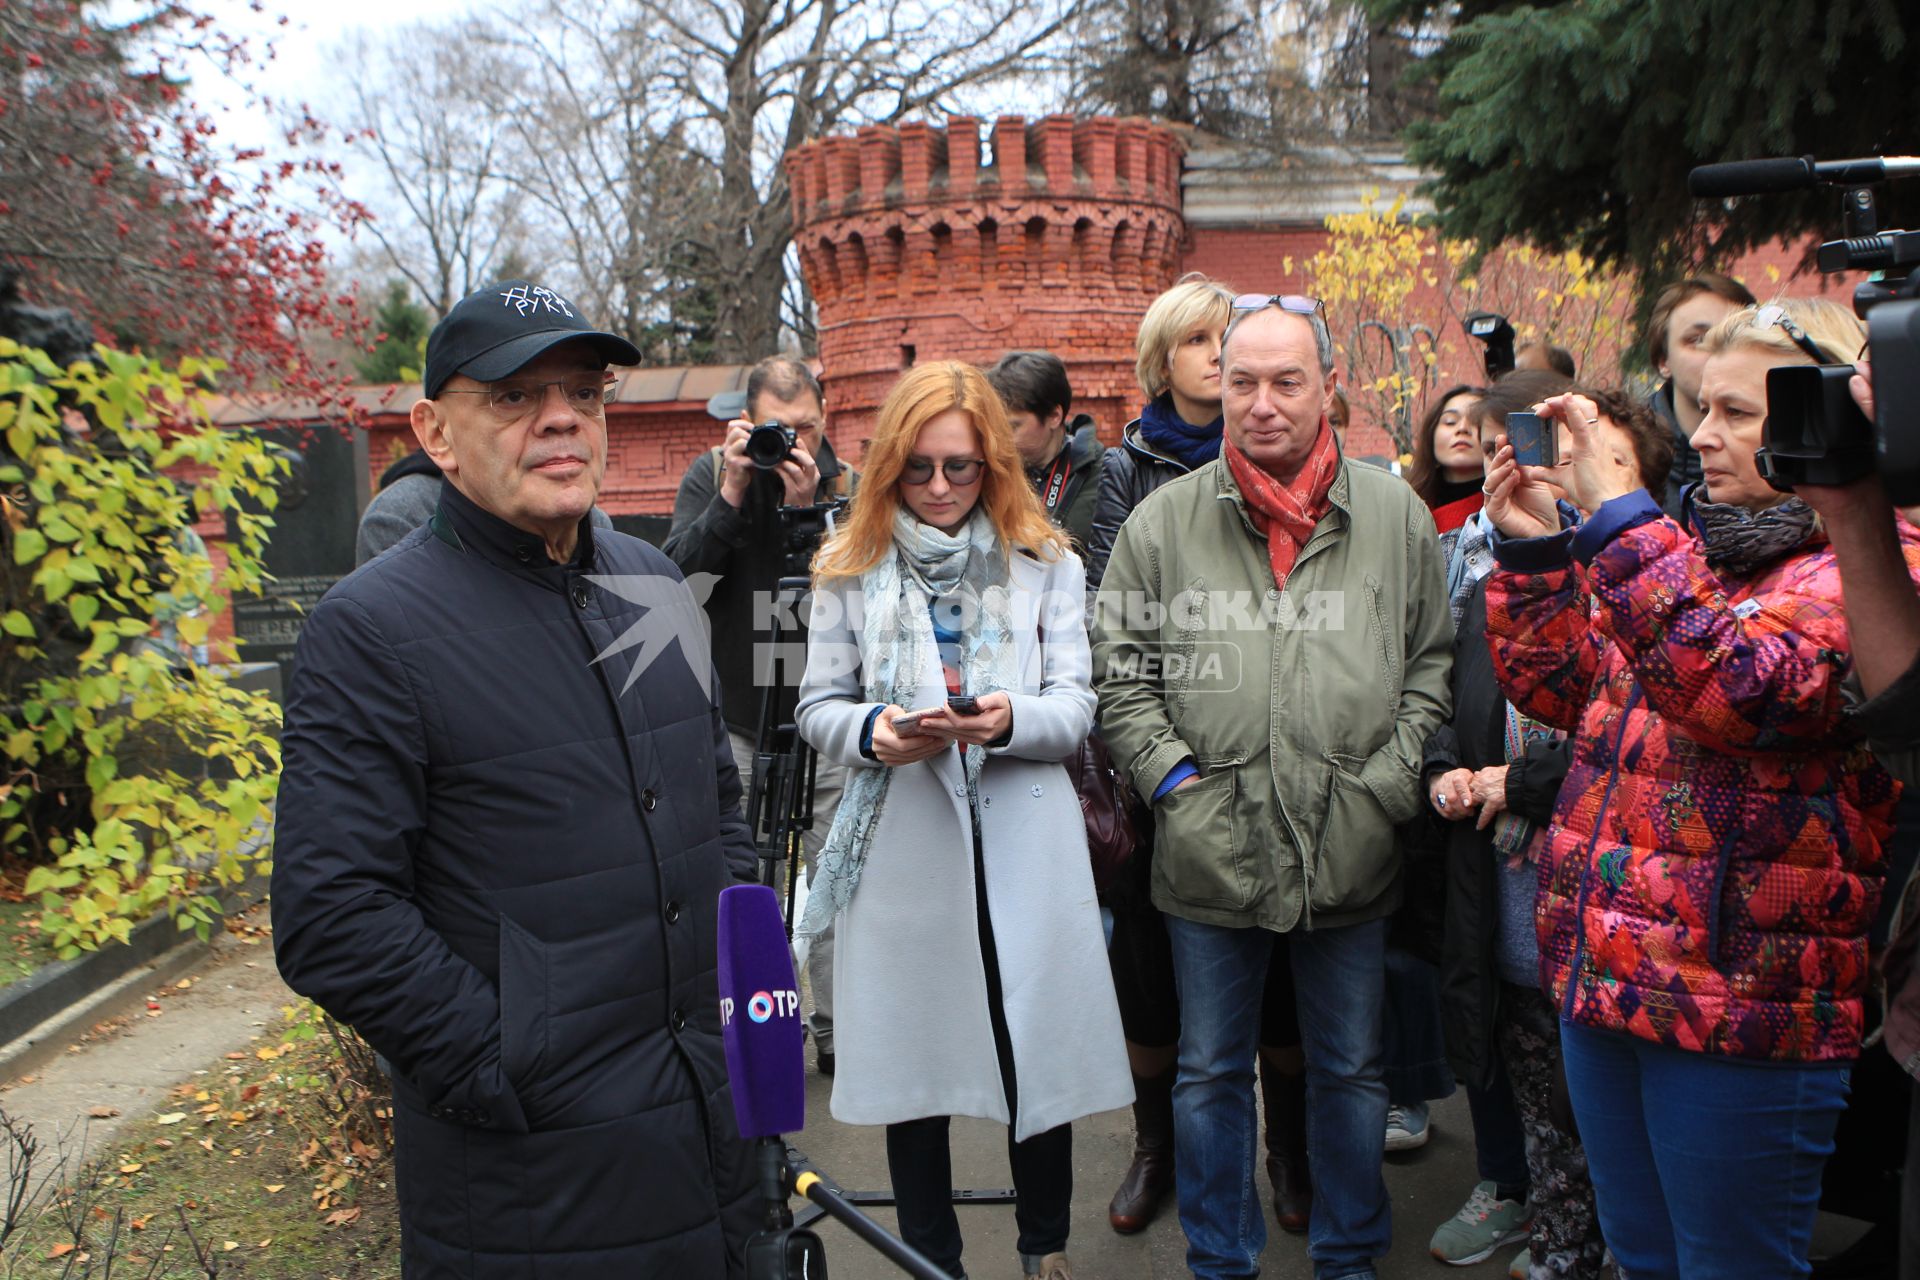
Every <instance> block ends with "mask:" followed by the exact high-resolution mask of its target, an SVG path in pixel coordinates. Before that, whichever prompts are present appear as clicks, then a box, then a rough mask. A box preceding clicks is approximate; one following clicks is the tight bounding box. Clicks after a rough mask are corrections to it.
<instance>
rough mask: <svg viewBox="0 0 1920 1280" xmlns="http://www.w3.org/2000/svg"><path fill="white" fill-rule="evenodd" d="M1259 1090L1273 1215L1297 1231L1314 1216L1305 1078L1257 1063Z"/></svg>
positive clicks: (1302, 1228)
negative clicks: (1263, 1118) (1262, 1105)
mask: <svg viewBox="0 0 1920 1280" xmlns="http://www.w3.org/2000/svg"><path fill="white" fill-rule="evenodd" d="M1260 1094H1261V1097H1262V1099H1263V1100H1264V1101H1265V1103H1266V1110H1267V1179H1268V1181H1270V1182H1272V1183H1273V1216H1274V1217H1275V1218H1276V1219H1278V1220H1279V1222H1280V1229H1281V1230H1282V1231H1290V1232H1292V1233H1293V1234H1294V1235H1299V1234H1300V1233H1301V1232H1303V1231H1305V1230H1306V1229H1307V1222H1308V1220H1309V1219H1310V1218H1311V1217H1312V1216H1313V1182H1312V1179H1311V1178H1310V1177H1309V1176H1308V1171H1307V1078H1306V1077H1305V1076H1304V1075H1299V1076H1289V1075H1285V1074H1282V1073H1281V1072H1278V1071H1275V1070H1273V1069H1272V1068H1270V1067H1268V1066H1267V1064H1266V1063H1264V1062H1263V1063H1261V1064H1260Z"/></svg>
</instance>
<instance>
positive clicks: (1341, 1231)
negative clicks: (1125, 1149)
mask: <svg viewBox="0 0 1920 1280" xmlns="http://www.w3.org/2000/svg"><path fill="white" fill-rule="evenodd" d="M1166 919H1167V937H1168V940H1169V941H1170V942H1171V943H1172V946H1173V973H1174V980H1175V982H1176V983H1177V984H1178V986H1179V990H1180V1062H1179V1074H1178V1075H1177V1076H1176V1077H1175V1079H1174V1086H1173V1117H1174V1171H1175V1179H1176V1184H1177V1186H1178V1189H1179V1198H1180V1226H1181V1228H1182V1229H1183V1230H1184V1231H1185V1232H1186V1234H1187V1266H1188V1268H1189V1269H1190V1270H1191V1271H1192V1272H1193V1274H1194V1275H1195V1276H1196V1277H1198V1280H1229V1278H1237V1277H1246V1276H1255V1275H1258V1274H1259V1273H1260V1251H1261V1250H1262V1249H1264V1248H1265V1247H1266V1243H1267V1224H1266V1219H1265V1218H1264V1217H1263V1216H1262V1212H1261V1207H1260V1197H1259V1195H1258V1192H1257V1190H1256V1188H1255V1184H1254V1164H1255V1159H1256V1147H1257V1146H1258V1138H1259V1134H1258V1124H1257V1120H1256V1116H1255V1111H1254V1096H1253V1092H1254V1091H1253V1080H1254V1053H1255V1042H1256V1041H1257V1040H1258V1039H1259V1032H1260V997H1261V985H1262V983H1263V982H1264V980H1265V978H1266V974H1267V962H1268V960H1269V958H1270V956H1271V952H1272V949H1273V945H1274V942H1275V939H1276V937H1278V935H1276V934H1273V933H1270V932H1268V931H1267V930H1265V929H1225V928H1221V927H1219V926H1217V925H1207V924H1195V923H1194V922H1193V921H1191V920H1181V919H1179V918H1177V917H1175V916H1168V917H1167V918H1166ZM1283 941H1284V943H1285V944H1286V945H1287V946H1288V947H1289V948H1290V958H1291V959H1292V961H1293V979H1294V989H1295V992H1296V996H1297V999H1298V1001H1299V1008H1300V1035H1301V1043H1302V1046H1303V1047H1304V1048H1305V1050H1306V1055H1307V1154H1308V1159H1309V1163H1310V1164H1311V1166H1312V1168H1313V1218H1312V1221H1311V1223H1310V1226H1309V1229H1308V1232H1307V1254H1308V1256H1309V1257H1311V1258H1312V1259H1313V1274H1314V1277H1315V1280H1340V1278H1341V1277H1346V1276H1354V1275H1371V1274H1372V1271H1373V1260H1374V1259H1375V1258H1378V1257H1380V1256H1382V1255H1383V1254H1385V1253H1386V1252H1387V1248H1388V1246H1389V1245H1390V1244H1391V1243H1392V1240H1393V1230H1392V1225H1391V1222H1390V1219H1389V1209H1388V1201H1387V1187H1386V1183H1385V1182H1384V1181H1383V1180H1382V1178H1381V1176H1380V1162H1381V1158H1382V1156H1383V1154H1384V1146H1385V1142H1386V1131H1387V1086H1386V1081H1385V1078H1384V1076H1383V1075H1382V1073H1381V1065H1380V1043H1381V1027H1382V1023H1383V1020H1384V1013H1383V1009H1384V1005H1385V1000H1386V994H1385V991H1386V979H1385V965H1386V952H1387V922H1386V921H1385V920H1374V921H1369V922H1367V923H1366V924H1358V925H1350V926H1347V927H1346V928H1340V929H1316V930H1313V931H1312V932H1307V933H1292V934H1288V935H1286V937H1285V938H1284V939H1283Z"/></svg>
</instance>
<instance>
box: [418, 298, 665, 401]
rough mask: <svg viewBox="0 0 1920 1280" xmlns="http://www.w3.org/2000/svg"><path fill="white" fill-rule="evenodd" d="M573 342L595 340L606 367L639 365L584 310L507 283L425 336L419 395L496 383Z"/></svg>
mask: <svg viewBox="0 0 1920 1280" xmlns="http://www.w3.org/2000/svg"><path fill="white" fill-rule="evenodd" d="M574 338H591V339H593V340H594V343H595V344H596V345H597V346H598V347H599V349H600V356H601V359H603V360H605V361H606V363H608V364H639V363H640V349H639V348H638V347H636V346H634V345H633V344H632V343H631V342H628V341H627V340H626V339H625V338H623V337H621V336H620V335H618V334H615V333H607V332H604V331H603V330H600V329H596V328H594V327H593V326H592V325H590V324H588V323H587V321H586V319H585V317H583V316H582V315H581V314H580V309H579V308H578V307H576V306H574V305H573V304H572V303H571V302H569V301H567V300H566V299H565V298H563V297H561V296H560V295H559V294H557V293H555V292H554V291H553V290H551V289H549V288H547V287H546V286H544V285H537V284H535V283H533V282H532V281H531V280H503V281H501V282H500V283H499V284H490V285H488V286H487V287H486V288H484V289H481V290H479V291H478V292H476V293H470V294H468V295H467V296H466V297H464V298H462V299H460V301H459V302H457V303H455V304H454V307H453V310H451V311H449V312H447V314H446V317H445V318H444V319H442V320H441V321H440V323H439V324H437V325H435V326H433V332H432V333H430V334H428V335H427V370H426V377H425V378H424V379H423V380H422V383H421V390H422V391H423V392H424V393H425V394H426V397H427V399H429V400H431V399H433V398H434V397H435V396H437V395H439V394H440V389H441V388H442V387H444V386H446V385H447V379H448V378H451V377H452V376H453V375H454V374H456V373H464V374H466V375H467V376H468V377H469V378H472V379H473V380H474V381H476V382H493V381H495V380H497V379H500V378H504V377H506V376H507V375H509V374H511V373H514V372H517V371H518V370H520V369H522V368H524V367H525V366H526V364H527V363H528V362H529V361H531V360H533V359H535V358H537V357H538V356H539V355H540V353H541V352H543V351H545V350H546V349H547V348H549V347H552V346H557V345H558V344H560V343H562V342H568V341H571V340H572V339H574Z"/></svg>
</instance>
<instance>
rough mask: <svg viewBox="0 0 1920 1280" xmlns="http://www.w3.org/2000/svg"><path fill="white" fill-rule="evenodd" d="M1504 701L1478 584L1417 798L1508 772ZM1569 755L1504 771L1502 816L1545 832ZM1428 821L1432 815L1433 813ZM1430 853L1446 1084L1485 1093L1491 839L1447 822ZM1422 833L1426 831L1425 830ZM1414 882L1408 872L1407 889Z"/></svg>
mask: <svg viewBox="0 0 1920 1280" xmlns="http://www.w3.org/2000/svg"><path fill="white" fill-rule="evenodd" d="M1506 730H1507V700H1506V697H1505V696H1504V695H1503V694H1501V692H1500V686H1499V684H1498V682H1496V681H1495V679H1494V676H1493V658H1492V656H1491V655H1490V654H1489V653H1488V652H1487V584H1486V582H1485V580H1484V579H1483V580H1482V581H1481V582H1480V584H1479V585H1478V586H1476V587H1475V588H1474V590H1473V595H1472V596H1471V597H1470V598H1469V599H1468V601H1467V607H1466V612H1465V613H1464V614H1463V615H1462V617H1461V619H1460V630H1459V632H1458V633H1457V634H1456V635H1455V636H1454V641H1453V719H1452V720H1450V721H1448V722H1447V723H1446V724H1445V725H1442V726H1441V727H1440V729H1439V730H1438V731H1437V732H1436V733H1435V734H1434V735H1433V737H1431V738H1429V739H1428V740H1427V750H1426V758H1425V761H1424V762H1423V765H1422V767H1421V785H1420V794H1421V796H1422V799H1423V800H1424V799H1425V797H1426V796H1427V795H1429V794H1431V792H1432V790H1433V782H1434V779H1435V778H1436V777H1438V776H1439V775H1440V774H1443V773H1446V772H1448V771H1449V770H1452V769H1487V768H1492V767H1493V766H1495V765H1502V764H1507V747H1506ZM1569 759H1570V746H1569V743H1568V740H1567V739H1565V738H1561V739H1558V740H1556V741H1553V742H1547V743H1536V744H1534V745H1533V746H1531V747H1530V748H1528V750H1527V753H1526V754H1525V755H1524V756H1522V757H1521V758H1520V759H1518V760H1515V761H1513V763H1512V764H1511V765H1510V766H1509V768H1508V769H1507V808H1508V809H1509V810H1510V811H1511V812H1513V813H1516V814H1518V815H1519V816H1520V817H1523V818H1527V819H1529V820H1531V821H1533V822H1535V823H1537V824H1539V826H1540V828H1541V829H1542V830H1544V829H1545V828H1546V825H1547V823H1548V822H1550V821H1552V819H1553V802H1554V799H1555V798H1556V797H1557V796H1558V795H1559V794H1560V784H1561V782H1563V781H1564V780H1565V779H1566V776H1567V763H1568V760H1569ZM1427 811H1428V814H1429V815H1432V806H1431V804H1428V806H1427ZM1431 827H1439V828H1444V830H1443V831H1441V832H1440V834H1439V839H1438V840H1437V841H1434V842H1431V843H1428V842H1420V843H1419V844H1417V845H1416V846H1415V847H1416V848H1427V849H1433V848H1436V847H1437V849H1438V850H1440V851H1442V853H1443V857H1442V859H1441V865H1442V866H1443V867H1444V868H1445V874H1444V877H1443V880H1444V883H1443V884H1442V885H1441V886H1440V888H1441V890H1442V892H1441V896H1440V899H1439V900H1440V901H1441V902H1443V903H1444V906H1443V907H1442V908H1441V912H1440V915H1441V921H1442V924H1441V939H1440V1012H1441V1023H1442V1025H1443V1026H1444V1028H1445V1030H1446V1037H1447V1062H1448V1064H1449V1065H1450V1066H1452V1068H1453V1070H1454V1074H1455V1075H1457V1076H1458V1077H1459V1078H1460V1079H1462V1080H1464V1081H1466V1082H1467V1083H1468V1084H1470V1085H1472V1086H1474V1087H1476V1088H1489V1087H1491V1085H1492V1083H1493V1065H1494V1060H1495V1055H1496V1054H1497V1052H1498V1050H1497V1048H1496V1042H1495V1039H1494V1022H1495V1019H1496V1017H1497V1016H1498V1013H1499V1000H1500V970H1499V965H1498V963H1497V961H1496V959H1495V949H1496V947H1497V946H1498V935H1499V925H1500V882H1499V871H1500V868H1499V861H1498V860H1499V857H1500V855H1499V854H1498V853H1497V852H1496V851H1495V849H1494V847H1493V829H1492V828H1491V827H1489V828H1487V829H1486V830H1485V831H1481V830H1478V829H1476V828H1475V826H1474V824H1473V820H1472V819H1466V820H1463V821H1459V822H1445V821H1442V820H1441V819H1440V818H1439V817H1437V816H1432V817H1431ZM1431 827H1430V829H1431ZM1417 874H1418V873H1417V872H1416V871H1415V869H1414V868H1412V867H1409V869H1408V875H1409V880H1410V882H1411V880H1412V879H1413V878H1414V877H1415V876H1416V875H1417Z"/></svg>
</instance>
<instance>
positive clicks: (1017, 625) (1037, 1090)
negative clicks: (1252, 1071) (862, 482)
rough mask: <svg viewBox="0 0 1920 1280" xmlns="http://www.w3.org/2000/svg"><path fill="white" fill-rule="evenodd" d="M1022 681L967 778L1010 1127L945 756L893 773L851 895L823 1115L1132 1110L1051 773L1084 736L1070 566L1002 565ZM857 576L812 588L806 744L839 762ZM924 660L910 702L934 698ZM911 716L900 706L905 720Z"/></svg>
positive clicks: (854, 746) (858, 706)
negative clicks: (1008, 1063) (828, 1105)
mask: <svg viewBox="0 0 1920 1280" xmlns="http://www.w3.org/2000/svg"><path fill="white" fill-rule="evenodd" d="M1010 585H1011V588H1012V590H1011V595H1012V599H1013V620H1014V631H1015V635H1016V637H1017V643H1018V652H1017V659H1018V664H1019V666H1018V669H1019V670H1020V671H1021V673H1022V675H1021V681H1020V687H1019V688H1018V689H1009V690H1007V691H1006V692H1007V693H1008V695H1009V698H1010V701H1011V703H1012V709H1013V736H1012V738H1011V739H1010V740H1009V741H1008V742H1007V744H1006V745H1005V746H1002V747H995V748H992V749H991V751H990V754H989V756H988V759H987V761H986V763H985V765H984V766H983V767H982V769H981V771H980V786H979V795H978V803H979V810H978V812H979V815H980V836H981V848H982V857H983V861H984V862H985V866H986V879H987V910H988V913H989V916H990V918H991V920H992V922H993V938H994V944H995V946H996V947H997V949H998V953H999V959H1000V984H1001V991H1002V993H1003V995H1004V998H1005V1003H1006V1016H1007V1029H1008V1033H1009V1037H1010V1039H1011V1041H1012V1045H1013V1064H1014V1078H1015V1083H1016V1086H1017V1092H1018V1105H1019V1115H1018V1116H1014V1117H1010V1116H1009V1115H1008V1107H1007V1095H1006V1090H1005V1088H1004V1086H1003V1085H1002V1083H1001V1079H1000V1066H999V1062H998V1059H997V1058H996V1056H995V1053H994V1043H993V1028H992V1025H991V1024H990V1022H989V1021H988V1014H987V984H986V976H985V970H984V967H983V965H982V963H981V957H980V931H979V927H978V924H977V923H976V922H977V919H978V916H977V913H976V909H975V897H974V892H975V886H974V874H973V865H974V864H973V837H972V823H971V820H970V817H969V813H968V796H967V785H966V774H965V770H964V768H963V766H962V763H961V758H960V753H959V750H958V748H950V749H948V750H947V751H944V752H942V753H941V754H940V755H937V756H935V757H933V758H932V759H930V760H924V761H921V762H919V763H917V764H911V765H905V766H902V767H900V768H897V769H895V770H894V776H893V781H892V782H891V783H890V784H889V786H888V789H887V797H886V801H885V804H884V805H883V807H882V809H881V814H880V822H879V826H878V828H877V830H876V831H875V833H874V840H873V846H872V849H871V851H870V852H869V854H868V857H867V863H866V867H865V869H864V870H863V871H862V873H861V878H860V884H859V887H858V888H857V889H856V890H855V891H854V895H853V898H852V900H851V901H850V902H849V903H848V904H847V906H846V908H845V909H844V910H843V911H842V912H841V913H840V915H839V917H838V918H837V921H836V928H837V930H838V933H837V935H836V936H837V937H838V944H837V947H836V950H835V953H834V964H833V984H834V1015H833V1040H834V1055H835V1075H834V1083H833V1115H834V1118H835V1119H837V1120H840V1121H843V1122H845V1123H848V1124H892V1123H896V1122H899V1121H903V1120H914V1119H918V1118H920V1117H923V1116H941V1115H964V1116H979V1117H982V1118H984V1119H988V1120H998V1121H1000V1122H1002V1123H1011V1124H1012V1126H1013V1131H1014V1137H1015V1139H1016V1140H1019V1141H1024V1140H1026V1139H1027V1138H1030V1137H1032V1136H1034V1135H1035V1134H1038V1133H1044V1132H1046V1131H1047V1130H1048V1129H1051V1128H1054V1127H1055V1126H1056V1125H1061V1124H1065V1123H1067V1122H1068V1121H1071V1120H1076V1119H1078V1118H1080V1117H1081V1116H1085V1115H1091V1114H1092V1113H1094V1112H1097V1111H1106V1110H1110V1109H1112V1108H1115V1107H1121V1106H1125V1105H1126V1104H1127V1103H1129V1102H1131V1101H1132V1100H1133V1080H1132V1077H1131V1075H1130V1074H1129V1073H1128V1070H1127V1058H1126V1045H1125V1042H1124V1041H1123V1040H1122V1038H1121V1032H1120V1010H1119V1006H1118V1005H1117V1003H1116V1002H1115V1000H1114V994H1113V979H1112V976H1111V973H1110V972H1109V970H1108V968H1107V959H1106V954H1105V940H1104V936H1103V933H1102V930H1101V925H1100V912H1099V907H1098V906H1097V905H1096V903H1095V901H1094V894H1093V876H1092V872H1091V870H1090V869H1089V867H1088V863H1087V835H1086V826H1085V822H1084V819H1083V818H1082V816H1081V812H1080V803H1079V800H1078V797H1077V796H1076V795H1075V793H1074V789H1073V785H1072V783H1071V781H1070V780H1069V779H1068V776H1067V771H1066V769H1065V768H1064V767H1063V765H1062V764H1061V761H1063V760H1064V759H1065V758H1066V757H1067V756H1069V755H1071V754H1072V753H1073V751H1074V749H1075V748H1076V747H1077V746H1079V744H1080V742H1081V741H1082V740H1083V739H1084V738H1085V737H1086V736H1087V733H1088V731H1089V729H1090V728H1091V727H1092V724H1093V712H1094V695H1093V690H1092V688H1091V685H1090V677H1091V674H1092V657H1091V653H1090V651H1089V648H1088V644H1087V631H1086V623H1085V612H1084V608H1085V606H1084V594H1085V576H1084V573H1083V572H1082V570H1081V567H1080V561H1079V559H1078V558H1077V557H1075V556H1073V555H1072V554H1070V553H1069V554H1066V555H1063V557H1062V558H1061V559H1059V560H1056V561H1054V562H1052V563H1045V562H1043V561H1041V560H1039V559H1037V558H1036V557H1034V556H1033V555H1031V554H1028V553H1026V552H1016V553H1015V554H1014V556H1013V561H1012V565H1011V583H1010ZM859 597H860V593H859V581H858V579H844V578H843V579H837V580H834V581H830V582H826V583H823V584H821V585H819V586H817V587H816V589H815V594H814V598H813V604H812V608H811V621H810V624H809V627H810V630H809V632H808V649H807V673H806V678H805V680H804V681H803V683H802V686H801V690H800V705H799V726H800V734H801V736H802V737H803V738H805V739H806V740H807V741H808V742H809V743H811V744H812V745H813V746H814V747H815V748H816V749H817V750H818V751H819V752H820V754H821V755H822V756H824V757H826V758H827V759H829V760H833V761H835V762H837V763H840V764H844V765H846V766H848V767H849V768H850V769H878V768H884V767H886V766H883V765H881V764H879V763H878V762H876V761H873V760H869V759H867V758H866V757H865V756H863V755H861V754H860V734H861V731H862V729H863V728H864V727H865V725H866V721H867V716H868V714H869V713H870V712H872V711H873V709H874V706H875V705H876V704H875V703H873V702H871V701H869V700H868V698H867V695H866V688H865V681H864V678H863V673H862V671H861V669H860V664H859V658H858V643H859V642H858V636H859V633H860V628H861V625H862V610H861V601H860V598H859ZM946 696H947V689H946V684H945V682H944V680H943V679H942V678H941V674H940V663H939V657H938V655H937V654H935V653H932V652H929V653H928V655H927V660H926V665H925V668H924V670H923V671H922V673H921V677H920V690H919V693H918V694H917V695H916V697H915V699H914V701H913V704H912V706H913V707H931V706H936V705H938V704H940V703H942V702H944V701H945V699H946ZM910 709H911V708H910Z"/></svg>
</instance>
